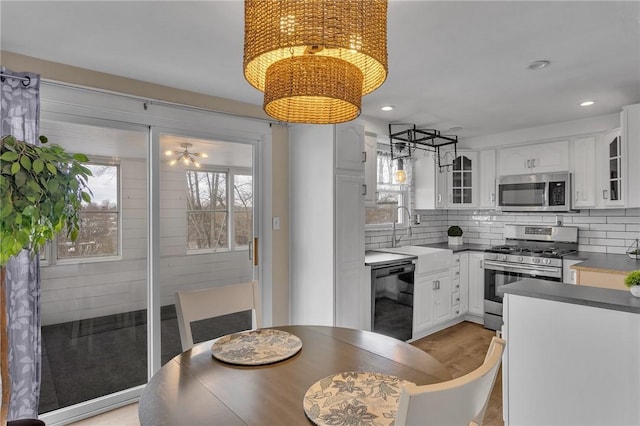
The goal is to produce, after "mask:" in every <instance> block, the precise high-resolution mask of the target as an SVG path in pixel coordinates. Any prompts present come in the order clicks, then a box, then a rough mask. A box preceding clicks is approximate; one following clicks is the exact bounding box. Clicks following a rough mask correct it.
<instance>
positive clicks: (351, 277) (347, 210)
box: [289, 122, 371, 329]
mask: <svg viewBox="0 0 640 426" xmlns="http://www.w3.org/2000/svg"><path fill="white" fill-rule="evenodd" d="M289 140H290V145H289V160H290V162H289V164H290V182H291V183H290V185H291V187H290V214H289V217H290V231H289V232H290V237H289V238H290V248H291V250H290V253H291V256H290V282H291V293H290V297H291V305H290V306H291V322H292V323H293V324H318V325H337V326H342V327H353V328H360V329H362V328H364V327H366V324H365V320H364V318H365V317H366V312H364V310H368V309H370V306H371V299H370V296H369V297H367V293H366V291H367V288H366V287H367V285H366V283H367V281H369V280H368V279H367V277H366V276H365V265H364V252H365V249H364V195H363V185H364V163H363V158H364V156H363V151H364V126H363V125H362V124H359V123H357V122H349V123H345V124H340V125H336V126H326V125H294V126H291V127H290V129H289Z"/></svg>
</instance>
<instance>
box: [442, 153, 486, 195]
mask: <svg viewBox="0 0 640 426" xmlns="http://www.w3.org/2000/svg"><path fill="white" fill-rule="evenodd" d="M447 157H448V156H447ZM478 164H479V162H478V153H477V152H473V151H458V156H457V157H456V158H454V159H453V166H452V167H451V171H450V172H449V191H448V192H449V207H477V205H478V198H479V190H478V177H479V167H478Z"/></svg>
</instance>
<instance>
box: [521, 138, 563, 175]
mask: <svg viewBox="0 0 640 426" xmlns="http://www.w3.org/2000/svg"><path fill="white" fill-rule="evenodd" d="M530 160H531V163H530V164H531V173H553V172H566V171H568V170H569V141H558V142H547V143H539V144H535V145H531V158H530Z"/></svg>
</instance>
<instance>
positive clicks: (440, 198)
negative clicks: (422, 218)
mask: <svg viewBox="0 0 640 426" xmlns="http://www.w3.org/2000/svg"><path fill="white" fill-rule="evenodd" d="M441 202H442V194H438V203H441Z"/></svg>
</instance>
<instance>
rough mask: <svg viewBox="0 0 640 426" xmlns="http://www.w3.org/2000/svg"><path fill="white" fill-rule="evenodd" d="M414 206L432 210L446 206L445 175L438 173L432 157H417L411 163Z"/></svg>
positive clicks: (419, 208) (418, 208)
mask: <svg viewBox="0 0 640 426" xmlns="http://www.w3.org/2000/svg"><path fill="white" fill-rule="evenodd" d="M413 177H414V190H415V208H416V209H417V210H433V209H438V208H443V207H445V206H446V202H445V201H446V175H445V174H444V173H439V171H438V166H437V165H435V162H434V160H433V158H432V157H421V156H420V157H417V158H416V160H415V162H414V163H413Z"/></svg>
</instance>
